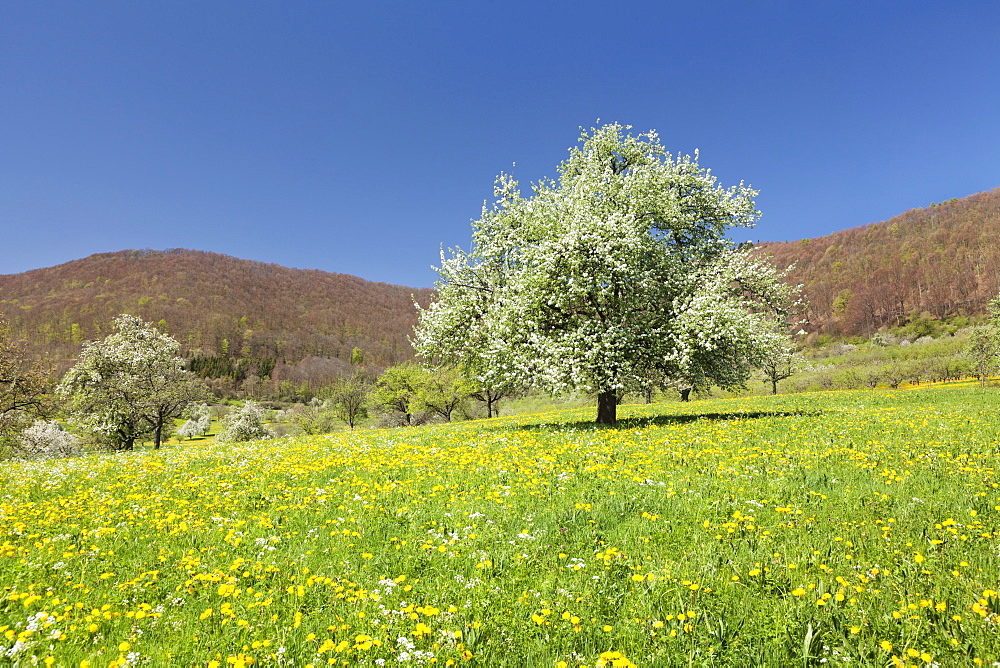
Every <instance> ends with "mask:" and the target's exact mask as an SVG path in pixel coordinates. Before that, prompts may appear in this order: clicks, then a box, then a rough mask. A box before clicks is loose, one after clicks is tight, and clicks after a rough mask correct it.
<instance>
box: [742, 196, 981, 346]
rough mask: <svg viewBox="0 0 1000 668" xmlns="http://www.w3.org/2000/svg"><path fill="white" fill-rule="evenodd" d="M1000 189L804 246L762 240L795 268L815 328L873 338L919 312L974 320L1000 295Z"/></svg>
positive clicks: (783, 263) (779, 263)
mask: <svg viewBox="0 0 1000 668" xmlns="http://www.w3.org/2000/svg"><path fill="white" fill-rule="evenodd" d="M998 239H1000V188H998V189H994V190H990V191H987V192H983V193H978V194H975V195H970V196H969V197H965V198H962V199H953V200H950V201H948V202H942V203H940V204H932V205H931V206H929V207H927V208H923V209H913V210H911V211H907V212H906V213H904V214H902V215H899V216H896V217H894V218H892V219H890V220H888V221H885V222H881V223H872V224H870V225H865V226H863V227H855V228H851V229H847V230H843V231H840V232H836V233H834V234H831V235H829V236H825V237H819V238H815V239H803V240H801V241H789V242H781V243H762V244H759V246H758V248H759V249H760V250H761V251H763V252H765V253H766V254H768V255H770V256H771V257H772V260H773V262H774V264H775V265H776V266H779V267H787V266H788V265H790V264H793V263H794V264H795V269H794V270H793V271H792V272H791V274H790V280H791V281H792V282H794V283H797V284H802V285H803V286H804V293H805V296H806V298H807V299H808V302H809V304H810V308H809V311H808V313H807V315H806V317H807V318H808V320H809V324H808V325H807V326H806V329H807V330H808V331H812V332H821V333H826V334H833V335H847V336H850V335H863V336H869V335H871V334H872V333H873V332H875V331H876V330H878V329H879V328H880V327H884V326H888V327H894V326H898V325H902V324H905V323H906V322H907V320H908V319H910V318H911V317H913V316H914V315H915V314H920V313H925V314H927V315H929V316H931V317H934V318H945V317H948V316H953V315H974V314H978V313H981V312H983V311H984V309H985V305H986V303H987V302H988V301H989V299H990V298H991V297H993V296H994V295H996V294H997V292H1000V272H998V270H1000V242H998Z"/></svg>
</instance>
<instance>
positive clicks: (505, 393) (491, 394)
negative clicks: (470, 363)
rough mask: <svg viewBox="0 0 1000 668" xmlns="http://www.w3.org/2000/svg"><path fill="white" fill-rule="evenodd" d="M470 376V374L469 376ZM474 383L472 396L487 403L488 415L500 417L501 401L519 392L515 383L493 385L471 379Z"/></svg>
mask: <svg viewBox="0 0 1000 668" xmlns="http://www.w3.org/2000/svg"><path fill="white" fill-rule="evenodd" d="M467 377H468V376H467ZM470 380H471V382H472V384H473V390H472V395H471V396H472V398H473V399H475V400H476V401H481V402H483V403H484V404H485V405H486V417H487V418H491V417H500V401H501V400H503V399H506V398H508V397H512V396H515V395H517V394H518V389H517V386H515V385H513V384H506V385H493V384H487V383H484V382H483V381H480V380H476V379H474V377H473V378H471V379H470Z"/></svg>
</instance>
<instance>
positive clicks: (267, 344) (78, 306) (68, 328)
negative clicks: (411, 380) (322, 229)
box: [0, 249, 431, 366]
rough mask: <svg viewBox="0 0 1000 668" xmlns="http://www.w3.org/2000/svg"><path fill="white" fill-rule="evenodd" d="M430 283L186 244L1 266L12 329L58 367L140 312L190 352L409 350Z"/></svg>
mask: <svg viewBox="0 0 1000 668" xmlns="http://www.w3.org/2000/svg"><path fill="white" fill-rule="evenodd" d="M430 295H431V290H428V289H414V288H407V287H403V286H397V285H388V284H386V283H373V282H370V281H365V280H363V279H361V278H358V277H356V276H349V275H346V274H333V273H328V272H323V271H317V270H302V269H290V268H288V267H282V266H279V265H276V264H265V263H262V262H255V261H250V260H241V259H238V258H234V257H230V256H227V255H220V254H218V253H206V252H201V251H192V250H184V249H174V250H168V251H150V250H142V251H137V250H125V251H118V252H114V253H100V254H97V255H91V256H90V257H86V258H83V259H81V260H75V261H73V262H67V263H65V264H61V265H58V266H55V267H49V268H46V269H37V270H33V271H28V272H24V273H22V274H11V275H2V276H0V312H2V313H3V314H4V315H5V316H6V317H7V318H8V319H9V320H10V323H11V329H12V333H13V334H14V336H16V337H19V338H24V339H26V340H27V341H28V342H29V344H30V345H31V347H32V349H33V350H34V351H35V352H36V353H40V354H47V355H48V356H49V357H50V358H51V359H53V360H54V361H56V363H57V365H60V366H63V365H65V363H66V362H67V361H68V360H70V359H72V358H73V357H75V355H76V353H77V351H78V350H79V347H80V344H81V343H82V342H83V341H86V340H89V339H97V338H101V337H103V336H105V335H107V334H108V333H109V329H110V328H109V325H110V322H111V319H112V318H113V317H114V316H116V315H118V314H119V313H123V312H127V313H132V314H135V315H138V316H140V317H142V318H144V319H145V320H147V321H150V322H154V323H158V325H159V327H160V328H161V329H162V330H164V331H167V332H168V333H170V334H171V335H172V336H173V337H175V338H176V339H177V340H179V341H180V342H181V344H182V345H183V347H184V348H183V349H184V352H185V354H187V355H207V356H212V355H228V356H231V357H234V358H272V359H273V360H275V361H277V362H278V363H279V365H280V364H281V363H282V362H288V363H295V362H300V361H302V360H303V359H308V360H310V361H311V362H312V363H313V365H314V366H315V362H316V359H317V358H319V359H324V358H333V359H336V360H340V361H342V362H347V361H349V360H350V358H351V351H352V350H353V349H354V348H355V347H358V348H360V349H361V350H362V351H363V352H364V355H365V359H366V361H368V362H370V363H374V364H378V365H389V364H393V363H396V362H399V361H402V360H405V359H409V358H410V357H411V356H412V352H411V348H410V344H409V342H408V339H407V336H408V335H409V334H410V333H411V331H412V328H413V325H414V324H415V323H416V311H415V309H414V307H413V297H414V296H415V297H417V299H419V300H420V301H421V302H423V303H426V302H427V300H428V299H429V297H430Z"/></svg>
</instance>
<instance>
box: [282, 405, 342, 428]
mask: <svg viewBox="0 0 1000 668" xmlns="http://www.w3.org/2000/svg"><path fill="white" fill-rule="evenodd" d="M285 415H286V417H287V418H288V421H289V422H291V423H292V424H293V425H295V426H296V427H298V428H299V429H301V430H302V433H303V434H307V435H309V436H314V435H316V434H329V433H330V432H332V431H334V430H335V428H336V427H337V416H336V414H334V412H333V411H332V410H331V409H330V406H329V402H328V401H327V402H322V401H316V402H310V403H309V405H306V406H303V405H301V404H299V405H296V406H295V407H294V408H291V409H289V410H288V411H286V412H285Z"/></svg>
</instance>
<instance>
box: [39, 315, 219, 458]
mask: <svg viewBox="0 0 1000 668" xmlns="http://www.w3.org/2000/svg"><path fill="white" fill-rule="evenodd" d="M114 326H115V330H116V331H115V333H114V334H111V335H109V336H107V337H106V338H104V339H103V340H100V341H92V342H89V343H87V344H85V345H84V347H83V350H82V351H81V352H80V358H79V361H78V362H77V363H76V365H75V366H73V368H71V369H70V370H69V371H67V372H66V375H65V376H64V377H63V379H62V382H61V383H60V384H59V386H58V388H57V390H56V391H57V393H58V394H59V395H60V396H61V397H63V398H65V399H67V400H68V401H69V404H70V409H71V412H72V415H73V421H74V422H75V423H77V424H79V425H80V426H81V427H83V428H84V429H86V430H88V431H90V432H91V433H94V434H96V435H98V436H99V437H101V438H103V439H105V440H107V441H108V442H109V443H110V445H111V446H112V447H113V448H115V449H120V450H131V449H132V448H133V447H134V445H135V441H136V440H137V439H138V438H140V437H141V436H144V435H145V434H152V436H153V447H154V448H156V449H158V448H159V447H160V444H161V442H162V438H163V436H164V434H165V432H166V431H167V427H168V422H169V426H172V424H173V422H172V420H173V418H174V417H176V416H178V415H180V413H181V411H182V410H183V409H184V408H185V407H186V406H187V405H188V404H190V403H192V402H196V401H200V400H203V399H205V398H207V395H208V391H207V389H206V388H205V385H204V384H203V383H202V382H201V380H200V379H199V378H197V377H196V376H195V375H194V374H192V373H190V372H188V371H185V370H184V360H183V359H181V358H180V357H179V356H178V355H177V352H178V349H179V348H180V344H179V343H178V342H177V341H175V340H174V339H172V338H171V337H169V336H167V335H166V334H163V333H161V332H159V331H158V330H157V329H156V328H155V327H153V326H152V325H150V324H149V323H147V322H144V321H143V320H142V319H141V318H137V317H135V316H132V315H121V316H118V317H117V318H116V319H115V321H114Z"/></svg>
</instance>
